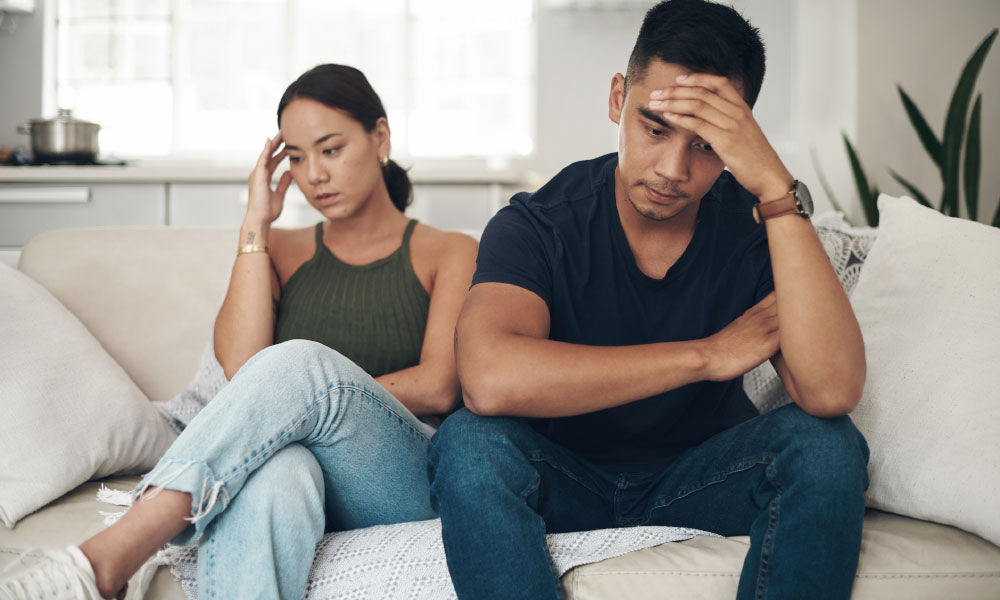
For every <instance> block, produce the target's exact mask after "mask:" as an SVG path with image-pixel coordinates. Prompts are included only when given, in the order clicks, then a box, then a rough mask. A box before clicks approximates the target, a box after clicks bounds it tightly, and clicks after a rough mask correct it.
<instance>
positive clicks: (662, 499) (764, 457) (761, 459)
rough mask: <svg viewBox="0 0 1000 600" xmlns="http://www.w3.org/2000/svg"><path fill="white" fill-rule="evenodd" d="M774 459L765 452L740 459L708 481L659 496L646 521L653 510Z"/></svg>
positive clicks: (704, 480)
mask: <svg viewBox="0 0 1000 600" xmlns="http://www.w3.org/2000/svg"><path fill="white" fill-rule="evenodd" d="M774 457H775V455H774V454H772V453H769V452H765V453H764V454H760V455H758V456H754V457H748V458H744V459H741V460H739V461H737V462H736V463H734V464H733V465H731V466H730V467H729V468H728V469H725V470H722V471H718V472H716V473H714V474H713V475H711V476H709V478H708V479H703V480H702V481H700V482H698V483H696V484H694V485H690V486H688V487H686V488H684V489H681V490H679V491H677V492H674V493H673V494H672V495H664V496H659V497H657V498H656V500H655V501H654V502H653V506H652V508H650V509H649V512H648V513H647V514H646V519H647V520H648V519H649V517H650V515H651V514H652V513H653V511H654V510H657V509H660V508H664V507H667V506H670V505H671V504H673V503H674V502H676V501H677V500H680V499H681V498H685V497H687V496H690V495H691V494H693V493H695V492H699V491H701V490H703V489H705V488H707V487H708V486H710V485H715V484H717V483H722V482H723V481H725V480H726V478H727V477H729V476H730V475H733V474H735V473H741V472H743V471H748V470H750V469H752V468H753V467H755V466H757V465H761V464H763V465H770V464H771V461H773V460H774Z"/></svg>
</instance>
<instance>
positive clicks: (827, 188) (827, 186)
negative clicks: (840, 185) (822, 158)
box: [809, 146, 844, 214]
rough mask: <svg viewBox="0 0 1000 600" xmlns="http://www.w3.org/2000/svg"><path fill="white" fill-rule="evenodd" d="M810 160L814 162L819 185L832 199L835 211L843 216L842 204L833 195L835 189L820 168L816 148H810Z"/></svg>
mask: <svg viewBox="0 0 1000 600" xmlns="http://www.w3.org/2000/svg"><path fill="white" fill-rule="evenodd" d="M809 159H810V160H812V165H813V169H815V170H816V177H817V178H818V179H819V185H820V187H821V188H823V191H824V192H826V197H827V198H829V199H830V204H831V205H833V210H835V211H837V212H839V213H841V214H843V213H844V209H843V208H841V207H840V202H837V197H836V196H834V195H833V188H831V187H830V183H829V182H828V181H827V180H826V175H825V174H824V173H823V169H821V168H820V166H819V159H818V158H817V157H816V148H815V146H810V147H809Z"/></svg>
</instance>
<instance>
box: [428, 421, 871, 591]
mask: <svg viewBox="0 0 1000 600" xmlns="http://www.w3.org/2000/svg"><path fill="white" fill-rule="evenodd" d="M867 463H868V446H867V444H866V443H865V440H864V438H863V437H862V436H861V434H860V433H859V432H858V430H857V429H856V428H855V427H854V424H853V423H851V420H850V419H849V418H848V417H846V416H843V417H838V418H835V419H821V418H817V417H812V416H809V415H807V414H806V413H804V412H803V411H802V410H801V409H800V408H799V407H798V406H796V405H794V404H792V405H788V406H785V407H782V408H779V409H777V410H774V411H772V412H769V413H767V414H764V415H761V416H759V417H756V418H754V419H751V420H749V421H746V422H744V423H741V424H740V425H737V426H735V427H732V428H730V429H728V430H726V431H723V432H722V433H719V434H718V435H716V436H714V437H712V438H710V439H709V440H707V441H705V442H704V443H702V444H701V445H699V446H697V447H695V448H691V449H688V450H687V451H685V452H684V453H683V454H681V455H680V456H678V457H677V458H676V459H674V460H673V461H671V462H670V463H669V465H667V466H666V467H664V468H662V469H659V470H655V471H641V472H615V471H608V470H605V469H601V468H598V467H596V466H594V465H593V464H591V463H589V462H587V461H585V460H583V459H581V458H580V457H578V456H576V455H575V454H574V453H572V452H570V451H569V450H567V449H565V448H563V447H561V446H559V445H557V444H555V443H553V442H551V441H549V440H548V439H546V438H545V437H543V436H541V435H540V434H538V433H536V432H535V431H534V430H533V429H532V428H531V427H530V426H528V425H526V424H525V423H524V422H522V421H520V420H518V419H511V418H503V417H479V416H476V415H474V414H472V413H470V412H469V411H468V410H465V409H462V410H460V411H459V412H457V413H455V414H453V415H452V416H450V417H448V418H447V419H446V420H445V422H444V424H443V425H442V427H441V429H440V430H439V431H438V432H437V434H436V435H435V436H434V438H433V440H432V441H431V450H430V454H429V474H430V478H431V502H432V505H433V507H434V508H435V509H436V510H437V512H438V514H439V515H440V516H441V526H442V535H443V538H444V548H445V552H446V553H447V558H448V570H449V571H450V572H451V577H452V580H453V582H454V584H455V590H456V591H457V592H458V597H459V598H461V599H462V600H482V599H485V598H505V599H512V598H525V599H532V600H541V599H548V598H562V589H561V588H560V586H559V580H558V578H557V576H556V573H555V571H554V568H553V565H552V560H551V558H550V556H549V552H548V546H546V543H545V534H546V533H559V532H566V531H583V530H592V529H603V528H609V527H628V526H635V525H673V526H684V527H694V528H697V529H704V530H706V531H712V532H714V533H719V534H722V535H725V536H732V535H749V536H750V550H749V551H748V552H747V557H746V560H745V561H744V563H743V571H742V574H741V576H740V584H739V595H738V598H848V597H849V596H850V593H851V586H852V584H853V582H854V573H855V570H856V569H857V564H858V554H859V552H860V549H861V521H862V517H863V516H864V510H865V505H864V493H865V490H866V489H867V487H868V473H867Z"/></svg>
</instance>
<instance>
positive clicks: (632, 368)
mask: <svg viewBox="0 0 1000 600" xmlns="http://www.w3.org/2000/svg"><path fill="white" fill-rule="evenodd" d="M464 350H465V349H463V348H461V343H460V346H459V352H458V355H459V357H461V358H460V360H459V361H458V370H459V376H460V377H461V379H462V382H463V393H464V396H465V403H466V405H467V406H468V407H469V409H470V410H472V411H473V412H476V413H479V414H483V415H497V416H499V415H506V416H524V417H566V416H572V415H579V414H585V413H590V412H595V411H598V410H602V409H605V408H611V407H614V406H619V405H622V404H627V403H629V402H633V401H635V400H639V399H641V398H648V397H650V396H655V395H657V394H660V393H663V392H666V391H669V390H672V389H675V388H678V387H681V386H683V385H687V384H689V383H693V382H695V381H702V380H704V379H706V378H707V368H708V358H707V353H706V352H705V342H704V341H702V340H695V341H689V342H667V343H659V344H647V345H641V346H617V347H609V346H583V345H578V344H568V343H564V342H555V341H552V340H548V339H541V338H536V337H530V336H525V335H505V336H502V337H499V338H495V339H493V340H491V343H489V344H483V345H479V347H477V348H475V349H471V348H470V349H469V350H468V351H464Z"/></svg>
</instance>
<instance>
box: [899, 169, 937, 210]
mask: <svg viewBox="0 0 1000 600" xmlns="http://www.w3.org/2000/svg"><path fill="white" fill-rule="evenodd" d="M889 174H890V175H892V178H893V179H895V180H896V181H898V182H899V184H900V185H901V186H903V187H905V188H906V191H908V192H910V194H912V195H913V199H914V200H916V201H917V202H919V203H921V204H923V205H924V206H926V207H927V208H934V207H933V206H931V203H930V200H928V199H927V196H925V195H924V193H923V192H921V191H920V190H918V189H917V186H915V185H913V184H912V183H910V182H909V181H907V180H905V179H903V176H902V175H900V174H899V173H897V172H895V171H893V170H892V169H889Z"/></svg>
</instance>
